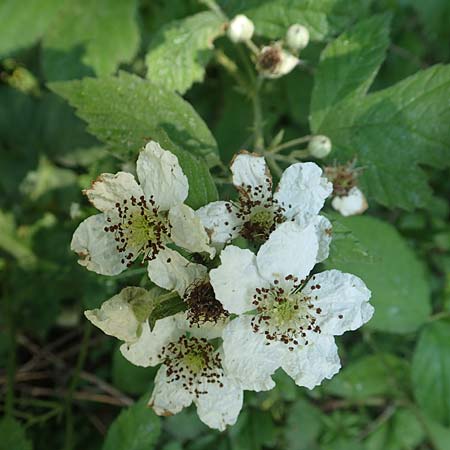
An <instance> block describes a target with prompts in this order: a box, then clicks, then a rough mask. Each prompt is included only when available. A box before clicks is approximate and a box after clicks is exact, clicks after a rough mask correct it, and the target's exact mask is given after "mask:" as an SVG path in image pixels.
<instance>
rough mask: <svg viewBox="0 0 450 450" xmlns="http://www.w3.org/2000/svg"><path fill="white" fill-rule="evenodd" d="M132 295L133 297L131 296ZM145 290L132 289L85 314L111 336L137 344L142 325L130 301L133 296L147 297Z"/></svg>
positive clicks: (124, 290) (125, 290)
mask: <svg viewBox="0 0 450 450" xmlns="http://www.w3.org/2000/svg"><path fill="white" fill-rule="evenodd" d="M130 294H131V296H130ZM147 294H148V291H147V290H146V289H143V288H138V287H130V288H125V289H123V290H122V291H121V292H120V293H119V294H117V295H115V296H114V297H111V298H110V299H109V300H107V301H106V302H103V304H102V306H101V307H100V309H92V310H88V311H85V312H84V315H85V316H86V317H87V318H88V320H90V322H92V324H94V325H95V326H96V327H98V328H100V330H102V331H103V332H104V333H106V334H108V335H109V336H114V337H116V338H117V339H120V340H121V341H125V342H135V341H137V339H138V338H139V334H140V331H141V324H140V322H139V321H138V320H137V318H136V315H135V313H134V311H133V307H132V304H131V302H130V299H131V297H132V296H133V295H135V296H139V295H147Z"/></svg>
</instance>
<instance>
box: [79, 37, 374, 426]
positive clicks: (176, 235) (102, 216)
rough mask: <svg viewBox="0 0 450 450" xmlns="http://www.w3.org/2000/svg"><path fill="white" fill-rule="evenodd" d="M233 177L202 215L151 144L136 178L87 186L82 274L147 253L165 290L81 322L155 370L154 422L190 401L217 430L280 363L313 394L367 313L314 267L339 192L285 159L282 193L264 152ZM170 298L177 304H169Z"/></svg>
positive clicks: (240, 164)
mask: <svg viewBox="0 0 450 450" xmlns="http://www.w3.org/2000/svg"><path fill="white" fill-rule="evenodd" d="M293 39H294V38H293ZM231 171H232V181H233V184H234V185H235V187H236V189H237V196H236V198H235V199H234V200H228V201H216V202H213V203H210V204H208V205H205V206H204V207H202V208H200V209H199V210H197V211H194V210H192V209H191V208H190V207H189V206H187V205H185V204H184V201H185V200H186V198H187V195H188V190H189V186H188V181H187V178H186V176H185V175H184V173H183V171H182V169H181V167H180V165H179V163H178V159H177V158H176V156H175V155H173V154H172V153H170V152H168V151H166V150H163V149H162V148H161V147H160V146H159V144H157V143H156V142H153V141H152V142H149V143H148V144H147V145H146V147H145V148H144V149H143V150H142V151H141V153H140V155H139V157H138V160H137V165H136V172H137V177H138V179H139V182H140V184H138V182H137V181H136V179H135V178H134V176H133V175H132V174H130V173H126V172H119V173H117V174H114V175H113V174H102V175H101V176H100V177H99V178H98V179H97V180H96V181H95V182H94V183H93V184H92V186H91V188H89V189H87V190H86V191H85V194H86V196H87V197H88V199H89V200H90V202H91V203H92V204H93V205H94V206H95V207H96V208H97V209H99V210H100V213H99V214H97V215H94V216H91V217H89V218H87V219H86V220H85V221H84V222H82V223H81V224H80V225H79V227H78V228H77V230H76V231H75V233H74V236H73V240H72V249H73V250H74V251H75V252H77V253H78V255H79V262H80V264H82V265H83V266H86V268H87V269H89V270H92V271H94V272H97V273H99V274H103V275H116V274H119V273H120V272H122V271H123V270H125V269H126V268H127V267H128V266H130V265H132V264H133V262H134V261H135V260H137V259H138V258H140V259H141V260H142V263H144V262H145V263H146V265H147V270H148V276H149V278H150V280H151V281H152V283H153V284H154V285H156V286H155V287H154V288H153V289H156V290H158V292H159V293H160V292H161V288H162V289H164V290H166V291H168V292H166V293H164V294H163V295H160V296H159V297H157V296H156V295H155V293H154V292H153V291H148V290H146V289H144V288H141V287H128V288H125V289H124V290H122V291H121V292H120V293H119V294H117V295H115V296H114V297H112V298H111V299H109V300H107V301H106V302H104V303H103V305H102V306H101V308H100V309H96V310H91V311H86V313H85V314H86V317H87V318H88V319H89V320H90V321H91V322H92V323H93V324H95V325H96V326H98V327H99V328H100V329H101V330H103V331H104V332H105V333H106V334H109V335H111V336H115V337H117V338H118V339H120V340H121V341H123V344H122V346H121V352H122V354H123V355H124V357H125V358H127V359H128V360H129V361H130V362H132V363H133V364H135V365H138V366H144V367H147V366H156V365H159V366H160V368H159V370H158V372H157V375H156V378H155V385H154V390H153V393H152V395H151V398H150V400H149V405H150V406H151V407H152V408H153V409H154V411H155V412H156V413H157V414H159V415H169V414H175V413H177V412H179V411H181V410H182V409H183V408H185V407H187V406H189V405H190V404H192V403H194V404H195V405H196V407H197V412H198V415H199V417H200V419H201V420H202V421H203V422H204V423H206V424H207V425H208V426H210V427H212V428H216V429H219V430H223V429H225V427H226V426H228V425H232V424H234V423H235V421H236V419H237V417H238V414H239V411H240V410H241V407H242V402H243V391H244V390H253V391H264V390H268V389H272V388H273V387H274V386H275V383H274V381H273V379H272V375H273V374H274V373H275V371H276V370H278V369H279V368H281V369H283V370H284V371H285V372H286V373H287V374H288V375H289V376H291V377H292V378H293V380H294V381H295V383H296V384H297V385H298V386H304V387H307V388H309V389H312V388H314V387H315V386H317V385H319V384H320V383H321V382H322V381H323V380H324V379H327V378H331V377H332V376H333V375H334V374H336V373H337V372H338V371H339V369H340V361H339V356H338V352H337V347H336V344H335V340H334V336H337V335H341V334H343V333H344V332H345V331H348V330H355V329H357V328H359V327H360V326H362V325H363V324H364V323H366V322H367V321H368V320H369V319H370V318H371V316H372V314H373V307H372V306H371V305H370V303H369V298H370V291H369V290H368V289H367V287H366V286H365V284H364V282H363V281H362V280H360V279H359V278H358V277H356V276H354V275H351V274H347V273H342V272H339V271H337V270H327V271H324V272H317V270H316V268H315V266H316V264H317V263H320V262H321V261H323V260H324V259H326V258H327V257H328V253H329V245H330V241H331V237H332V226H331V223H330V221H329V220H328V219H327V218H326V217H324V216H322V215H320V214H319V213H320V210H321V209H322V207H323V205H324V203H325V200H326V198H327V197H328V196H329V195H330V194H331V193H332V191H333V186H332V184H331V183H330V182H329V181H328V180H327V178H325V177H324V176H323V174H322V170H321V169H320V168H319V166H317V165H316V164H314V163H311V162H307V163H297V164H293V165H291V166H290V167H288V168H287V169H286V170H285V172H284V173H283V174H282V176H281V178H280V181H279V183H278V186H277V188H276V189H275V190H274V189H273V184H272V177H271V174H270V172H269V170H268V168H267V166H266V163H265V160H264V158H263V157H261V156H259V155H256V154H252V153H248V152H241V153H239V154H238V155H237V156H236V157H235V158H234V160H233V162H232V164H231ZM237 244H239V245H237ZM171 302H174V304H176V305H178V306H180V305H181V307H179V308H177V309H176V310H172V309H171V308H164V307H162V306H164V305H171V304H172V303H171ZM163 310H164V311H166V313H165V314H160V312H161V311H163ZM156 311H159V315H157V317H156V320H153V319H152V318H154V317H155V314H156V313H155V312H156Z"/></svg>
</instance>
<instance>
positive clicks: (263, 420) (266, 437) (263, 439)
mask: <svg viewBox="0 0 450 450" xmlns="http://www.w3.org/2000/svg"><path fill="white" fill-rule="evenodd" d="M276 433H277V430H276V427H275V424H274V423H273V420H272V417H271V415H270V413H269V412H267V411H264V412H263V411H260V410H257V409H254V410H251V411H250V412H249V411H244V412H243V413H241V414H240V416H239V418H238V420H237V423H236V424H235V425H234V426H233V427H232V428H231V429H230V432H229V437H230V441H231V443H232V448H236V449H252V450H259V449H261V448H262V447H263V446H268V447H273V446H274V445H275V442H276Z"/></svg>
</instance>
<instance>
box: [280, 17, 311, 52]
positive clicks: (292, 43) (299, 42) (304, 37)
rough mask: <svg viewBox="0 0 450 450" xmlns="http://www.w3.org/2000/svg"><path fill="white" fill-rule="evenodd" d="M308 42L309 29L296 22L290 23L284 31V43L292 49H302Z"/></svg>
mask: <svg viewBox="0 0 450 450" xmlns="http://www.w3.org/2000/svg"><path fill="white" fill-rule="evenodd" d="M308 42H309V31H308V29H307V28H306V27H304V26H303V25H300V24H298V23H296V24H294V25H291V26H290V27H289V29H288V30H287V33H286V44H287V45H288V46H289V47H290V48H292V49H293V50H303V49H304V48H305V47H306V46H307V45H308Z"/></svg>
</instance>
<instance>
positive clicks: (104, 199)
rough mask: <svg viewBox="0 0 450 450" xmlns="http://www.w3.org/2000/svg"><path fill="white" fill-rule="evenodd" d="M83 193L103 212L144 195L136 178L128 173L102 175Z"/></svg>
mask: <svg viewBox="0 0 450 450" xmlns="http://www.w3.org/2000/svg"><path fill="white" fill-rule="evenodd" d="M83 193H84V194H85V195H86V196H87V198H88V199H89V201H90V202H91V203H92V204H93V205H94V206H95V207H96V208H97V209H98V210H100V211H102V212H108V211H111V210H114V209H115V205H116V203H122V202H123V201H124V200H130V198H131V197H133V196H134V197H135V198H139V197H141V195H143V192H142V189H141V187H140V186H139V185H138V184H137V183H136V180H135V179H134V176H133V175H131V173H128V172H118V173H116V174H112V173H102V174H101V175H100V176H99V177H98V178H97V179H96V180H95V181H94V182H93V183H92V186H91V187H90V188H89V189H85V190H84V191H83Z"/></svg>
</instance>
